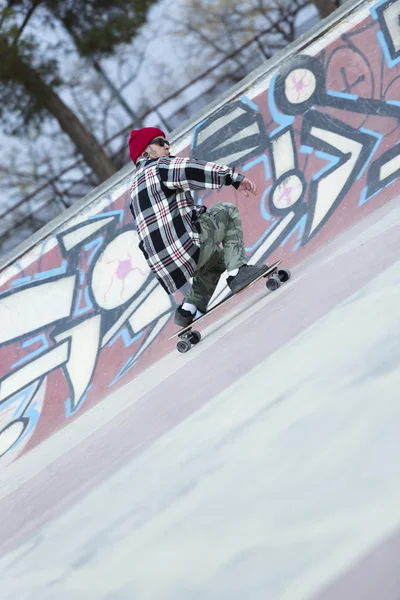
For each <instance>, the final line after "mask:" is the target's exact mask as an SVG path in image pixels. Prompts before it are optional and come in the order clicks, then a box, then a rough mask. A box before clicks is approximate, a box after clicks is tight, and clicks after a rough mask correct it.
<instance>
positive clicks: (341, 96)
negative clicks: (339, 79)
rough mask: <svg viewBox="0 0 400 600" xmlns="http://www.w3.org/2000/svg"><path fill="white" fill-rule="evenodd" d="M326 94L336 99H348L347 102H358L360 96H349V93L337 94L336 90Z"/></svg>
mask: <svg viewBox="0 0 400 600" xmlns="http://www.w3.org/2000/svg"><path fill="white" fill-rule="evenodd" d="M326 93H327V94H329V96H334V97H335V98H346V99H347V100H358V99H359V97H360V96H357V95H356V94H348V93H347V92H336V91H335V90H326Z"/></svg>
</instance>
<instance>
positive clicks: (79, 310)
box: [74, 287, 93, 317]
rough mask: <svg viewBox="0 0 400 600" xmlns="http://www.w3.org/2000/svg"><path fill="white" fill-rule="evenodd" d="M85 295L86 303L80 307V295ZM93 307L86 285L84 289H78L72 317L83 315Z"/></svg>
mask: <svg viewBox="0 0 400 600" xmlns="http://www.w3.org/2000/svg"><path fill="white" fill-rule="evenodd" d="M83 296H84V297H85V302H86V304H85V305H84V306H83V307H82V308H81V302H82V297H83ZM92 308H93V303H92V301H91V299H90V296H89V290H88V288H87V287H86V288H85V289H84V290H79V292H78V296H77V299H76V304H75V309H74V317H78V316H80V315H83V314H85V313H87V312H89V311H90V310H92Z"/></svg>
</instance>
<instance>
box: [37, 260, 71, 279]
mask: <svg viewBox="0 0 400 600" xmlns="http://www.w3.org/2000/svg"><path fill="white" fill-rule="evenodd" d="M67 269H68V261H67V260H66V259H64V260H63V261H62V263H61V266H60V267H56V268H55V269H49V270H48V271H42V272H41V273H35V275H34V278H35V279H47V278H48V277H54V276H55V275H64V274H65V273H66V272H67Z"/></svg>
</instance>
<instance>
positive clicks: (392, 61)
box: [376, 31, 400, 69]
mask: <svg viewBox="0 0 400 600" xmlns="http://www.w3.org/2000/svg"><path fill="white" fill-rule="evenodd" d="M376 36H377V38H378V41H379V44H380V46H381V48H382V52H383V55H384V57H385V60H386V63H387V65H388V67H389V68H390V69H391V68H392V67H394V66H395V65H397V64H398V63H399V62H400V56H398V57H397V58H394V59H393V58H392V57H391V56H390V51H389V48H388V45H387V43H386V40H385V36H384V35H383V33H382V31H378V32H377V34H376Z"/></svg>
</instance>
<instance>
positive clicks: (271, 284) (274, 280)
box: [169, 260, 290, 352]
mask: <svg viewBox="0 0 400 600" xmlns="http://www.w3.org/2000/svg"><path fill="white" fill-rule="evenodd" d="M281 262H282V261H281V260H278V261H277V262H275V263H274V264H272V265H271V266H270V267H269V269H268V270H267V271H265V273H263V274H262V275H260V276H259V277H257V279H254V280H253V281H251V282H250V283H249V284H248V285H246V286H245V287H244V288H242V289H241V290H239V291H238V292H235V293H231V294H229V295H228V296H226V298H224V299H223V300H221V301H220V302H218V304H216V305H215V306H213V308H211V309H210V310H208V311H207V312H206V313H204V315H201V317H198V318H197V319H195V320H194V321H192V322H191V323H190V325H187V326H186V327H182V328H181V329H179V331H177V332H176V333H174V334H173V335H172V336H171V337H170V338H169V340H172V339H174V338H175V337H179V338H180V339H181V342H178V345H177V349H178V350H179V352H187V351H188V350H190V348H191V346H192V345H194V344H197V343H198V342H199V341H200V340H201V335H200V333H199V332H198V331H192V330H193V328H194V327H195V326H196V325H197V324H198V323H200V321H202V320H203V319H206V318H207V317H208V316H209V315H211V314H212V313H213V312H214V311H215V310H217V309H218V308H220V307H221V306H223V305H224V304H226V303H227V302H229V300H231V299H232V298H235V297H236V296H237V295H238V294H241V293H242V292H244V291H245V290H247V289H248V288H250V287H251V286H252V285H254V284H255V283H257V281H259V280H260V279H265V278H268V281H267V287H268V289H270V290H271V291H273V290H275V289H277V288H278V287H279V286H280V285H281V283H283V282H284V281H287V280H288V279H289V278H290V271H289V270H288V269H281V270H278V266H279V265H280V264H281ZM279 273H281V276H279Z"/></svg>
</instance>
